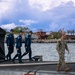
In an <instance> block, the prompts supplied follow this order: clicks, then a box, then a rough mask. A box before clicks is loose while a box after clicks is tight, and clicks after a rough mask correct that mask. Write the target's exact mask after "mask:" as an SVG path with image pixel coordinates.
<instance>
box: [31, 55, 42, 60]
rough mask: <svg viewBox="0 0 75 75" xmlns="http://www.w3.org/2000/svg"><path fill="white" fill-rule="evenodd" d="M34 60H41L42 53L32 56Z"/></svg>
mask: <svg viewBox="0 0 75 75" xmlns="http://www.w3.org/2000/svg"><path fill="white" fill-rule="evenodd" d="M32 59H33V60H34V61H42V55H41V56H39V55H36V56H34V57H33V58H32Z"/></svg>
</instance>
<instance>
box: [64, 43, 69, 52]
mask: <svg viewBox="0 0 75 75" xmlns="http://www.w3.org/2000/svg"><path fill="white" fill-rule="evenodd" d="M65 48H66V50H67V51H68V53H69V49H68V46H67V43H65Z"/></svg>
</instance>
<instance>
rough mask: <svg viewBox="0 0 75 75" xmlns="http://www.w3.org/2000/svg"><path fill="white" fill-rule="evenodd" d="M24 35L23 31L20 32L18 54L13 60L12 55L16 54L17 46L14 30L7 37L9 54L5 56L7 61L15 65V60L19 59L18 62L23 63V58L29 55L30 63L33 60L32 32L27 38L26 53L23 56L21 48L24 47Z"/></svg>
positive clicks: (17, 41) (17, 39) (17, 40)
mask: <svg viewBox="0 0 75 75" xmlns="http://www.w3.org/2000/svg"><path fill="white" fill-rule="evenodd" d="M22 35H23V31H22V30H20V31H19V35H18V36H17V38H16V50H17V53H16V55H15V56H14V57H13V59H12V58H11V54H12V53H13V52H14V46H15V39H14V30H13V29H11V30H10V33H9V34H8V35H7V36H6V44H7V47H8V54H7V55H6V56H5V57H6V59H7V60H12V62H13V63H15V59H16V58H17V57H18V61H19V63H23V62H22V57H23V56H25V55H26V54H29V61H31V60H32V51H31V35H32V31H29V32H28V34H27V35H26V37H25V42H24V43H25V45H24V46H25V50H26V51H25V53H24V54H22V52H21V47H22Z"/></svg>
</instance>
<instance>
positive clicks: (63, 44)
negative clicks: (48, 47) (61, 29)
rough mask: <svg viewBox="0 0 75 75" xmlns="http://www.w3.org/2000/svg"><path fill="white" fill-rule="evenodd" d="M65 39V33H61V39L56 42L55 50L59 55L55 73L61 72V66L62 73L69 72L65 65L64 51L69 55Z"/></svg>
mask: <svg viewBox="0 0 75 75" xmlns="http://www.w3.org/2000/svg"><path fill="white" fill-rule="evenodd" d="M65 38H66V35H65V33H63V34H62V37H61V39H60V40H59V41H58V42H57V46H56V50H57V52H58V55H59V63H58V65H57V71H61V67H62V66H63V67H64V71H69V70H70V68H68V67H67V65H66V63H65V49H66V50H67V51H68V53H69V49H68V46H67V43H66V42H65Z"/></svg>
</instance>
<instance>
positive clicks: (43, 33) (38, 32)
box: [36, 29, 48, 39]
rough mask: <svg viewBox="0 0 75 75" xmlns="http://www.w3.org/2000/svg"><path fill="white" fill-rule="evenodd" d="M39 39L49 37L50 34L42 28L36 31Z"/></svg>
mask: <svg viewBox="0 0 75 75" xmlns="http://www.w3.org/2000/svg"><path fill="white" fill-rule="evenodd" d="M36 35H37V36H38V39H47V37H48V35H47V34H46V32H44V31H42V30H41V29H40V30H38V31H37V32H36Z"/></svg>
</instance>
